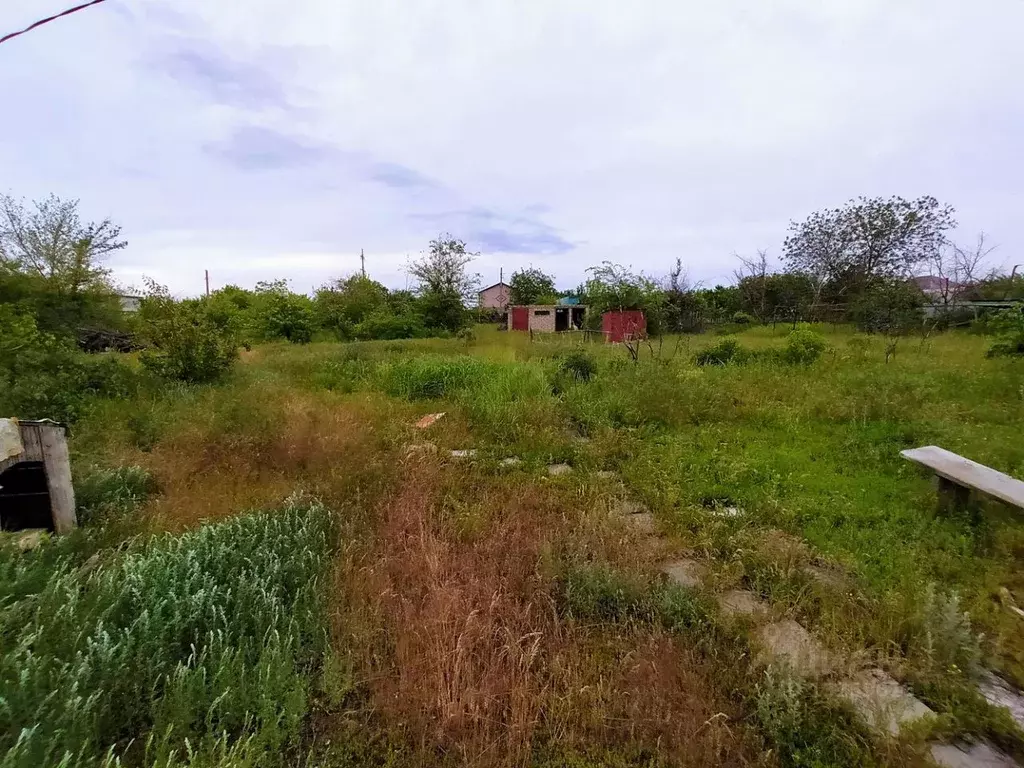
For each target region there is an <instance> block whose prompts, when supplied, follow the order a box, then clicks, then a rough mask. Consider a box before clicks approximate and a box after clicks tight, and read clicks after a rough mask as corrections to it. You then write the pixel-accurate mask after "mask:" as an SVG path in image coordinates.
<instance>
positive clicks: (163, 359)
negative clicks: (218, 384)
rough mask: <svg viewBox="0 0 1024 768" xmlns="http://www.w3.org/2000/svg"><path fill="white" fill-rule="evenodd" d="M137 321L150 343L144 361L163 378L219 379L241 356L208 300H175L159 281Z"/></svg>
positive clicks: (142, 306) (186, 379)
mask: <svg viewBox="0 0 1024 768" xmlns="http://www.w3.org/2000/svg"><path fill="white" fill-rule="evenodd" d="M138 322H139V328H140V333H141V334H142V336H143V338H145V339H146V341H147V342H148V343H149V345H150V346H149V347H148V348H147V349H145V350H144V351H143V352H142V355H141V360H142V364H143V366H145V367H146V368H147V369H148V370H150V371H153V372H154V373H156V374H157V375H159V376H162V377H163V378H166V379H176V380H179V381H185V382H189V383H203V382H210V381H216V380H217V379H219V378H221V377H222V376H223V375H224V374H225V373H227V371H228V370H229V369H230V368H231V365H232V364H233V363H234V361H235V358H236V357H237V356H238V348H237V346H236V343H235V340H234V338H233V337H232V335H231V332H230V331H229V330H227V329H225V328H223V327H221V326H218V324H217V323H216V322H215V321H214V318H213V317H212V316H211V315H210V311H209V307H208V305H207V304H206V302H205V301H202V300H197V299H191V300H185V301H175V300H174V299H172V298H171V297H170V295H169V294H168V293H167V289H166V288H162V287H160V286H157V285H156V284H153V285H152V286H151V293H150V295H149V296H147V297H146V298H145V299H143V300H142V302H141V306H140V308H139V313H138Z"/></svg>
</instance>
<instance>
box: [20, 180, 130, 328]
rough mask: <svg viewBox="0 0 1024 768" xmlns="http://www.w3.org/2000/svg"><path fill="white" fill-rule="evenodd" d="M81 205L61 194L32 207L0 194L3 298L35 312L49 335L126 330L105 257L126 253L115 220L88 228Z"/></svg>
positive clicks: (51, 196)
mask: <svg viewBox="0 0 1024 768" xmlns="http://www.w3.org/2000/svg"><path fill="white" fill-rule="evenodd" d="M78 205H79V204H78V201H77V200H61V199H60V198H59V197H56V196H55V195H50V196H49V197H48V198H46V199H44V200H40V201H36V202H34V203H32V204H31V205H26V204H25V202H24V201H21V200H16V199H15V198H13V197H11V196H9V195H0V282H3V283H6V288H5V289H3V290H0V293H8V294H11V293H12V292H14V293H16V294H17V295H16V297H14V300H15V301H16V302H17V303H20V304H21V305H22V306H23V307H25V308H27V309H29V310H30V311H31V312H32V313H33V314H34V315H35V316H36V318H37V320H38V322H39V323H40V326H41V327H42V328H43V329H45V330H47V331H56V332H61V333H65V334H68V335H70V334H72V333H73V332H75V331H76V330H77V329H78V328H79V327H80V326H82V325H105V326H113V325H120V323H121V321H122V317H121V311H120V304H119V302H118V300H117V297H116V295H114V291H113V289H112V287H111V285H110V282H109V270H107V269H105V268H104V267H103V266H102V265H101V263H100V262H101V260H102V259H103V257H104V256H106V255H108V254H110V253H111V252H113V251H117V250H120V249H121V248H124V247H125V245H126V243H125V242H124V241H123V240H121V239H120V235H121V228H120V227H118V226H116V225H115V224H113V223H112V222H111V221H110V219H104V220H103V221H101V222H99V223H95V222H90V223H83V222H82V221H81V219H80V217H79V213H78Z"/></svg>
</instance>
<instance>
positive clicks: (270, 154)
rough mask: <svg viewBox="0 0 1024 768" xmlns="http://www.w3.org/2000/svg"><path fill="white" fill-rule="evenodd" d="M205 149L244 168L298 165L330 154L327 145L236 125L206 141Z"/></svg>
mask: <svg viewBox="0 0 1024 768" xmlns="http://www.w3.org/2000/svg"><path fill="white" fill-rule="evenodd" d="M205 149H206V151H207V152H209V153H210V154H212V155H215V156H216V157H218V158H220V159H222V160H224V161H226V162H228V163H230V164H232V165H234V166H236V167H237V168H240V169H241V170H244V171H269V170H281V169H287V168H299V167H303V166H309V165H312V164H314V163H316V162H318V161H324V160H329V159H331V158H332V157H333V156H334V151H333V150H332V149H331V148H330V147H327V146H324V145H317V144H315V143H309V142H306V141H303V140H300V139H298V138H296V137H294V136H288V135H286V134H284V133H281V132H279V131H275V130H273V129H270V128H262V127H257V126H243V127H240V128H238V129H236V130H235V131H234V132H233V133H232V134H231V136H229V137H228V138H227V139H225V140H223V141H218V142H213V143H210V144H207V145H206V147H205Z"/></svg>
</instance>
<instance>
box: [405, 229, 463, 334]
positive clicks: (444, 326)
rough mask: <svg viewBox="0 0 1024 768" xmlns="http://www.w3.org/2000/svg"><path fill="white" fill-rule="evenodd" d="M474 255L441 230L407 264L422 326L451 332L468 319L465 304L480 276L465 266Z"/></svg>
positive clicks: (459, 241)
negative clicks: (414, 286)
mask: <svg viewBox="0 0 1024 768" xmlns="http://www.w3.org/2000/svg"><path fill="white" fill-rule="evenodd" d="M477 256H479V254H477V253H471V252H470V251H469V250H467V248H466V243H465V241H463V240H459V239H458V238H455V237H452V235H450V234H447V233H443V234H441V235H438V236H437V237H436V238H435V239H433V240H431V241H430V246H429V247H428V249H427V251H426V253H423V254H421V256H420V258H419V259H416V260H415V261H413V262H412V263H410V264H409V274H411V275H412V276H413V277H415V278H416V280H417V288H416V290H417V293H418V295H419V298H420V312H421V313H422V314H423V319H424V324H425V325H426V327H428V328H436V329H440V330H446V331H451V332H455V331H458V330H459V329H460V328H462V327H463V326H465V325H466V324H467V323H468V322H469V318H470V314H469V312H468V310H467V309H466V305H467V303H468V302H470V301H472V300H474V299H475V298H476V296H475V294H476V288H477V286H478V285H479V283H480V276H479V275H476V274H472V273H470V272H469V271H468V269H467V267H468V266H469V264H470V263H471V262H472V261H473V259H475V258H476V257H477Z"/></svg>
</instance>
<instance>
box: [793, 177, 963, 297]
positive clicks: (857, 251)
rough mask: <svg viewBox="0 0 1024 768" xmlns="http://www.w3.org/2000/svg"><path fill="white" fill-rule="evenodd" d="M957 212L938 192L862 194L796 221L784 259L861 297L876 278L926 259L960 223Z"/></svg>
mask: <svg viewBox="0 0 1024 768" xmlns="http://www.w3.org/2000/svg"><path fill="white" fill-rule="evenodd" d="M954 213H955V211H954V209H953V208H952V207H951V206H948V205H943V204H940V203H939V202H938V201H937V200H936V199H935V198H934V197H921V198H918V199H916V200H904V199H903V198H901V197H890V198H888V199H884V198H881V197H877V198H865V197H860V198H858V199H856V200H850V201H849V202H848V203H846V205H844V206H843V207H842V208H833V209H831V210H825V211H817V212H815V213H813V214H811V215H810V216H809V217H808V218H807V219H806V220H805V221H803V222H800V223H797V222H791V223H790V228H789V232H790V234H789V236H788V237H787V238H786V242H785V244H784V245H783V248H784V258H785V260H786V262H787V263H788V264H789V266H790V268H791V269H792V270H793V271H795V272H803V273H806V274H809V275H814V276H815V277H816V278H817V279H819V280H823V281H830V282H832V283H834V284H836V285H837V290H838V291H839V292H845V293H846V294H847V295H850V296H856V295H858V294H860V293H861V292H862V291H863V290H864V288H865V287H868V286H870V285H871V284H872V283H873V282H875V281H877V280H880V279H881V280H895V279H899V278H902V277H904V276H905V275H908V274H910V273H911V271H912V270H913V268H914V267H915V266H917V265H918V264H920V263H922V262H924V261H925V260H927V259H928V258H929V257H930V256H931V255H932V254H933V253H934V252H935V250H936V249H937V248H938V247H939V246H940V245H941V244H942V242H943V239H944V236H945V233H946V232H947V231H948V230H950V229H953V228H955V227H956V221H955V219H954Z"/></svg>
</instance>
